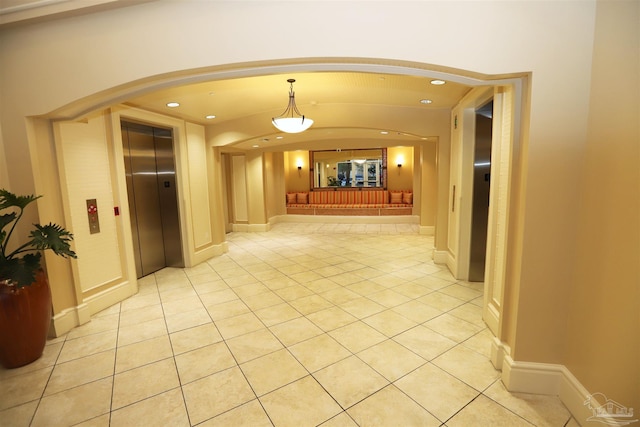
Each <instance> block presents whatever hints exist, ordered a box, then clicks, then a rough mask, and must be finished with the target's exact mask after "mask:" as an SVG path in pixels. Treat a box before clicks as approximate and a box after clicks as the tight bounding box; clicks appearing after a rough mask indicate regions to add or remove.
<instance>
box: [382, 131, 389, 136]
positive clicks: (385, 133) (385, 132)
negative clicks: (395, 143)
mask: <svg viewBox="0 0 640 427" xmlns="http://www.w3.org/2000/svg"><path fill="white" fill-rule="evenodd" d="M380 133H381V134H383V135H389V132H387V131H386V130H382V131H380Z"/></svg>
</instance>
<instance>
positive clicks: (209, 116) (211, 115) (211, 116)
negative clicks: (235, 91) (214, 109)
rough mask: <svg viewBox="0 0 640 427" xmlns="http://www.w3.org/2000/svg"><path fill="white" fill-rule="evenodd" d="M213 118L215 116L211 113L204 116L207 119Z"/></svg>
mask: <svg viewBox="0 0 640 427" xmlns="http://www.w3.org/2000/svg"><path fill="white" fill-rule="evenodd" d="M215 118H216V116H214V115H213V114H210V115H208V116H205V119H209V120H211V119H215Z"/></svg>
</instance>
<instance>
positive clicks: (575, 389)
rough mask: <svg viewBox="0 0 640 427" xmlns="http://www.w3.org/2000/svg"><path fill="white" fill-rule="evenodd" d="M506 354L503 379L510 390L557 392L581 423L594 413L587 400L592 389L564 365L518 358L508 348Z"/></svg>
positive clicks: (540, 392)
mask: <svg viewBox="0 0 640 427" xmlns="http://www.w3.org/2000/svg"><path fill="white" fill-rule="evenodd" d="M494 346H495V343H494ZM492 347H493V346H492ZM505 348H506V349H508V347H507V346H503V347H502V349H505ZM503 355H504V357H503V360H502V361H501V366H502V382H503V383H504V385H505V387H506V388H507V390H509V391H510V392H512V393H528V394H545V395H551V396H558V397H559V398H560V400H561V401H562V403H563V404H564V405H565V406H566V408H567V409H568V410H569V412H570V413H571V415H572V416H573V418H574V419H575V420H576V421H578V422H579V423H581V424H582V423H584V422H586V420H587V419H588V418H589V417H590V416H592V415H593V413H592V411H591V410H590V409H589V408H588V407H587V406H585V404H584V403H585V401H586V400H587V399H588V398H589V396H591V393H589V391H587V389H586V388H585V387H584V386H583V385H582V384H581V383H580V381H579V380H578V379H577V378H576V377H575V376H574V375H573V374H572V373H571V371H569V369H568V368H567V367H566V366H565V365H559V364H551V363H537V362H519V361H515V360H513V359H512V358H511V356H510V355H509V354H507V353H506V352H504V353H503ZM492 361H493V360H492ZM494 365H495V362H494Z"/></svg>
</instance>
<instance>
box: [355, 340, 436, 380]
mask: <svg viewBox="0 0 640 427" xmlns="http://www.w3.org/2000/svg"><path fill="white" fill-rule="evenodd" d="M357 356H358V357H359V358H360V359H361V360H362V361H364V362H365V363H366V364H368V365H369V366H371V367H372V368H373V369H375V370H376V371H377V372H378V373H380V374H381V375H382V376H384V377H385V378H386V379H388V380H389V381H395V380H397V379H398V378H400V377H402V376H404V375H406V374H408V373H409V372H411V371H413V370H415V369H417V368H419V367H420V366H422V365H424V364H425V363H427V361H426V360H425V359H423V358H422V357H420V356H418V355H417V354H415V353H413V352H412V351H410V350H407V348H405V347H403V346H401V345H400V344H398V343H397V342H395V341H392V340H387V341H383V342H381V343H380V344H376V345H374V346H373V347H369V348H368V349H366V350H364V351H361V352H360V353H358V354H357Z"/></svg>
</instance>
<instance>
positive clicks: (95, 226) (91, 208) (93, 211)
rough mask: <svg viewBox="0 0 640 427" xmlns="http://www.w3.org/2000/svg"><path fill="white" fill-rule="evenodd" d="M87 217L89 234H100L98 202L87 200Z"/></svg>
mask: <svg viewBox="0 0 640 427" xmlns="http://www.w3.org/2000/svg"><path fill="white" fill-rule="evenodd" d="M87 216H88V217H89V232H90V233H91V234H95V233H99V232H100V221H99V220H98V202H96V199H88V200H87Z"/></svg>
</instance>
